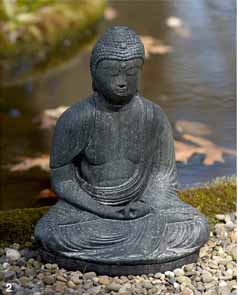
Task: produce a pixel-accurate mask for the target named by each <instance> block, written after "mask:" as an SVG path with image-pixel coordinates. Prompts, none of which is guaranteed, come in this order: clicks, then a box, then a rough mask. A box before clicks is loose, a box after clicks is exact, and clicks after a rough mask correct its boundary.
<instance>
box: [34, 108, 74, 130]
mask: <svg viewBox="0 0 238 295" xmlns="http://www.w3.org/2000/svg"><path fill="white" fill-rule="evenodd" d="M67 108H68V107H66V106H59V107H57V108H55V109H47V110H45V111H44V112H43V114H42V115H41V119H40V121H41V128H45V129H47V128H51V127H54V126H55V124H56V121H57V119H58V118H59V117H60V116H61V115H62V114H63V112H65V111H66V110H67Z"/></svg>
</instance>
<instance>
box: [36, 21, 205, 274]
mask: <svg viewBox="0 0 238 295" xmlns="http://www.w3.org/2000/svg"><path fill="white" fill-rule="evenodd" d="M143 61H144V47H143V44H142V42H141V41H140V39H139V37H138V36H137V35H136V33H135V32H134V31H132V30H131V29H129V28H127V27H123V26H116V27H111V28H109V29H108V30H107V31H106V32H105V33H104V34H103V35H102V37H101V38H100V39H99V40H98V42H97V43H96V45H95V47H94V49H93V52H92V56H91V74H92V80H93V90H94V93H93V94H92V96H90V97H89V98H87V99H85V100H83V101H80V102H78V103H76V104H74V105H73V106H71V107H70V108H69V109H68V110H67V111H66V112H64V113H63V115H62V116H61V117H60V118H59V120H58V122H57V125H56V128H55V132H54V138H53V146H52V153H51V160H50V167H51V173H52V174H51V179H52V186H53V189H54V191H55V192H56V193H57V195H58V196H59V201H58V203H57V204H56V205H55V206H53V207H52V208H50V209H49V211H48V213H47V214H46V215H45V216H43V217H42V218H41V220H40V221H39V222H38V224H37V225H36V228H35V238H36V242H37V243H38V245H39V247H40V251H41V255H42V257H43V259H44V260H47V261H49V262H52V263H55V262H56V263H58V264H59V265H61V266H63V267H65V268H68V269H83V270H85V269H86V270H87V271H88V270H94V271H97V272H98V273H107V274H112V275H113V274H128V273H132V274H133V273H134V274H141V273H148V272H155V271H165V270H168V269H173V268H176V267H179V266H181V265H183V264H185V263H190V262H193V261H194V260H196V258H197V254H198V250H199V248H200V247H201V246H202V245H203V244H204V243H205V242H206V241H207V239H208V233H209V231H208V223H207V221H206V219H205V218H204V217H203V216H202V215H201V214H200V213H199V212H198V211H197V210H196V209H195V208H193V207H191V206H189V205H188V204H186V203H184V202H182V201H181V200H180V199H179V198H178V197H177V194H176V167H175V160H174V143H173V136H172V132H171V127H170V124H169V122H168V119H167V117H166V115H165V113H164V112H163V111H162V110H161V108H160V107H159V106H158V105H157V104H154V103H152V102H151V101H149V100H147V99H145V98H143V97H142V96H140V95H139V94H138V83H139V82H138V81H139V76H140V72H141V68H142V65H143Z"/></svg>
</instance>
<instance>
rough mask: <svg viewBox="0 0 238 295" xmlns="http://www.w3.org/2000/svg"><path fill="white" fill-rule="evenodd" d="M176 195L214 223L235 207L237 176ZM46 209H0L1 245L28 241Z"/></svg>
mask: <svg viewBox="0 0 238 295" xmlns="http://www.w3.org/2000/svg"><path fill="white" fill-rule="evenodd" d="M179 196H180V198H181V199H182V200H184V201H185V202H187V203H189V204H191V205H192V206H194V207H196V208H198V209H199V210H200V211H201V212H202V213H203V214H205V215H206V216H207V217H208V219H209V221H210V223H211V224H213V223H215V222H216V218H215V215H216V214H219V213H228V212H232V211H235V210H236V180H235V179H234V178H231V179H228V180H227V179H225V180H218V181H215V182H213V183H211V184H209V185H206V186H203V187H199V188H192V189H188V190H184V191H180V192H179ZM48 209H49V207H42V208H30V209H15V210H8V211H2V212H0V246H3V245H4V246H6V245H9V244H12V243H14V242H15V243H20V244H21V245H22V244H26V243H29V242H30V241H31V236H32V235H33V231H34V226H35V224H36V222H37V221H38V220H39V219H40V217H41V216H42V215H43V214H45V213H46V212H47V210H48Z"/></svg>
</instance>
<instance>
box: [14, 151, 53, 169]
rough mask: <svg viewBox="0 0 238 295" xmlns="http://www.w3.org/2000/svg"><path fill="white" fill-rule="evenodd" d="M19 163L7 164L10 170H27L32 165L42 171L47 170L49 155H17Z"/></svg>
mask: <svg viewBox="0 0 238 295" xmlns="http://www.w3.org/2000/svg"><path fill="white" fill-rule="evenodd" d="M18 160H19V163H17V164H13V165H9V166H8V168H9V170H10V171H11V172H22V171H27V170H29V169H31V168H34V167H39V168H41V169H42V170H44V171H49V170H50V168H49V156H48V155H41V156H40V157H37V158H29V157H18Z"/></svg>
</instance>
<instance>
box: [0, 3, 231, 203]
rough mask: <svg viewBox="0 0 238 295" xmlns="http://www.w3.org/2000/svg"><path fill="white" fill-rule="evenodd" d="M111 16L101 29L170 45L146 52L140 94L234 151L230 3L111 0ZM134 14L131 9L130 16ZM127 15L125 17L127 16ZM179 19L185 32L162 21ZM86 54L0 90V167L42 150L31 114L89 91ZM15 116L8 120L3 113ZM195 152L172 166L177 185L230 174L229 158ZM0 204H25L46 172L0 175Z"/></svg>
mask: <svg viewBox="0 0 238 295" xmlns="http://www.w3.org/2000/svg"><path fill="white" fill-rule="evenodd" d="M111 3H112V4H111V5H112V6H113V7H114V8H115V9H116V10H117V12H118V17H117V18H116V19H115V20H114V21H112V22H110V23H105V24H104V25H103V26H102V30H104V29H105V27H107V26H109V25H113V24H124V25H128V26H130V27H132V28H134V29H135V30H136V31H137V32H138V33H139V34H141V35H151V36H153V37H155V38H159V39H161V40H163V41H164V42H165V43H166V44H168V45H170V46H172V48H173V52H171V53H168V54H165V55H154V56H152V57H150V59H148V60H147V61H146V63H145V65H144V71H143V75H142V85H141V93H142V95H144V96H145V97H148V98H151V99H152V100H153V101H155V102H156V103H159V104H160V105H161V106H162V108H163V109H164V110H165V111H166V113H167V114H168V116H169V118H170V121H171V122H172V124H173V125H175V121H176V120H190V121H195V122H202V123H205V124H207V125H208V126H209V128H210V129H211V130H212V132H211V134H209V135H206V137H207V138H209V139H211V140H212V141H213V142H214V143H216V144H218V145H220V146H224V147H229V148H235V145H236V143H235V130H236V129H235V128H236V127H235V109H236V108H235V46H234V42H235V41H234V38H235V1H223V0H213V1H212V0H206V1H203V0H199V1H186V0H183V1H147V2H145V1H143V2H142V1H141V2H140V1H137V2H136V5H135V3H134V2H132V1H114V2H113V1H112V2H111ZM135 12H136V13H135ZM132 15H133V18H132V17H131V16H132ZM171 16H174V17H177V18H179V19H181V20H182V22H183V23H184V25H185V26H186V28H187V30H189V32H190V35H189V36H188V35H186V36H185V35H184V36H183V35H181V34H179V33H178V31H176V30H174V29H173V28H171V27H168V26H167V25H166V20H167V19H168V17H171ZM89 57H90V54H89V52H88V51H86V50H85V51H84V52H83V53H82V54H80V56H79V57H75V58H74V59H73V60H72V61H71V62H70V63H68V64H67V66H66V67H64V68H61V69H60V71H54V72H53V73H52V74H51V75H50V76H47V77H41V78H38V79H37V80H35V81H33V82H31V83H26V84H25V85H22V86H15V87H5V88H2V89H0V99H1V102H0V107H1V113H0V120H1V142H0V147H1V159H0V160H1V164H2V165H6V164H9V162H12V161H13V160H14V159H16V158H17V157H19V156H26V155H27V156H37V155H39V154H42V153H43V154H44V153H48V152H49V149H50V143H51V132H45V131H43V130H41V129H39V124H38V122H37V121H36V117H37V116H39V114H40V113H41V112H42V111H43V110H45V109H48V108H54V107H57V106H59V105H70V104H72V103H74V102H75V101H76V100H79V99H82V98H84V97H86V96H88V95H89V94H90V92H91V77H90V73H89ZM11 109H16V110H18V111H19V113H20V116H19V117H16V118H13V117H11V116H10V115H9V110H11ZM200 160H201V159H200V158H199V157H195V158H194V159H193V161H192V162H191V163H189V164H187V165H184V164H179V165H178V172H179V178H180V181H181V183H182V186H187V185H194V184H196V183H200V182H205V181H208V180H211V179H212V178H214V177H217V176H223V175H232V174H234V173H235V167H236V166H235V165H236V164H235V161H234V158H231V157H226V158H225V160H226V161H225V163H224V164H220V163H217V164H215V165H213V166H210V167H207V166H202V165H201V164H200ZM0 173H1V174H0V178H1V179H0V181H1V183H2V186H1V196H0V208H1V209H7V208H15V207H26V206H31V205H32V201H33V200H34V199H36V198H37V196H38V194H39V191H40V190H41V189H45V188H47V187H49V180H48V175H47V174H45V173H43V172H40V171H39V169H38V170H37V169H33V170H31V171H29V173H22V174H20V173H15V174H13V173H7V172H6V169H2V170H1V172H0Z"/></svg>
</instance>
